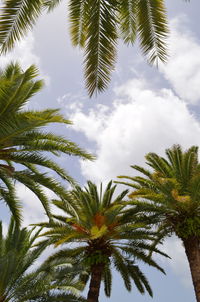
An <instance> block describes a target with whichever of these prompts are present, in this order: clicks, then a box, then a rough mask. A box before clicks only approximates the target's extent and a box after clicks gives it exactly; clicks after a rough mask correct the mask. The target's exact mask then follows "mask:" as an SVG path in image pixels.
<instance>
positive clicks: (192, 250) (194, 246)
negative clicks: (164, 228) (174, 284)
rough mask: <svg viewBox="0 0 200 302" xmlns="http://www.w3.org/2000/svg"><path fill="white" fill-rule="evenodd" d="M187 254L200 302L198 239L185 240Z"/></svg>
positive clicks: (199, 247)
mask: <svg viewBox="0 0 200 302" xmlns="http://www.w3.org/2000/svg"><path fill="white" fill-rule="evenodd" d="M183 244H184V247H185V253H186V255H187V258H188V262H189V265H190V271H191V275H192V281H193V285H194V290H195V294H196V299H197V302H200V241H199V239H198V238H197V237H191V238H188V239H183Z"/></svg>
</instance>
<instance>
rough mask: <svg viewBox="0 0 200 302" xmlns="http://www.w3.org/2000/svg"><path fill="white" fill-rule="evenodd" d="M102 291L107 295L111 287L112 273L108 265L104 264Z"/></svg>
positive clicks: (108, 295)
mask: <svg viewBox="0 0 200 302" xmlns="http://www.w3.org/2000/svg"><path fill="white" fill-rule="evenodd" d="M103 282H104V292H105V294H106V296H107V297H110V295H111V289H112V273H111V268H110V266H109V265H106V266H105V268H104V272H103Z"/></svg>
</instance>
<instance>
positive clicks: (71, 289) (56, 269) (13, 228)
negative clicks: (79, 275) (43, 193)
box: [0, 219, 84, 302]
mask: <svg viewBox="0 0 200 302" xmlns="http://www.w3.org/2000/svg"><path fill="white" fill-rule="evenodd" d="M40 231H41V230H39V231H38V232H33V229H32V230H27V229H26V228H24V229H19V227H18V226H17V225H16V223H15V222H14V219H12V220H11V223H10V225H9V229H8V232H7V235H6V236H3V234H2V225H1V223H0V301H1V302H30V301H32V302H33V301H34V302H51V301H54V302H56V301H59V302H64V301H68V302H75V301H84V299H82V298H78V296H79V292H80V290H82V289H83V285H82V284H81V283H80V282H79V281H78V280H76V278H75V274H74V272H73V271H72V269H71V265H72V264H71V263H73V262H72V260H70V262H69V263H68V268H66V263H65V266H63V265H60V266H58V263H55V262H54V263H52V262H51V263H50V265H48V267H47V265H46V262H45V263H43V264H41V265H40V266H39V267H38V268H35V269H33V268H32V271H30V270H31V267H32V265H33V264H35V262H36V261H37V260H38V258H39V256H40V255H41V254H42V252H43V251H44V249H45V245H40V246H39V247H33V246H34V244H35V243H36V241H37V237H38V235H39V233H40ZM67 260H69V259H67ZM67 260H66V262H67ZM48 262H49V261H48ZM63 273H64V274H65V280H62V281H61V280H60V275H62V274H63Z"/></svg>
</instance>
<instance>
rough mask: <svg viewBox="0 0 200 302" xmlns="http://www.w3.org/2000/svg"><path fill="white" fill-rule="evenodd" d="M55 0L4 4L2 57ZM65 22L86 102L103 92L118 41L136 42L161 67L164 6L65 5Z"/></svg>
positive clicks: (90, 1)
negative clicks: (81, 69) (77, 54)
mask: <svg viewBox="0 0 200 302" xmlns="http://www.w3.org/2000/svg"><path fill="white" fill-rule="evenodd" d="M59 3H60V0H29V1H27V0H17V1H16V0H9V1H8V0H7V1H4V3H3V8H2V13H1V16H0V45H1V51H2V52H4V53H5V52H7V51H8V50H10V49H11V48H12V47H13V46H14V42H15V41H17V40H19V39H20V38H21V37H22V36H24V35H25V33H26V32H27V30H28V29H30V28H31V27H32V26H33V24H34V23H35V22H36V19H37V18H38V16H39V15H40V13H41V12H42V10H43V9H46V10H47V11H48V12H49V11H51V10H53V9H54V8H55V7H56V6H57V5H58V4H59ZM69 19H70V23H71V28H70V32H71V40H72V44H73V45H74V46H79V47H83V48H84V51H85V59H84V64H85V78H86V86H87V89H88V92H89V94H90V96H91V95H92V94H93V93H94V92H97V91H101V90H104V89H105V88H106V87H107V85H108V83H109V81H110V77H111V71H112V70H113V69H114V66H115V61H116V48H117V41H118V38H121V39H122V40H123V41H124V43H125V44H133V43H134V42H135V39H136V36H138V37H139V40H140V46H141V49H142V52H143V53H144V55H146V56H147V58H148V61H149V62H150V63H153V62H155V61H157V60H161V61H166V59H167V51H166V37H167V34H168V28H167V20H166V19H167V18H166V11H165V5H164V0H137V1H136V0H127V1H124V0H118V1H116V0H107V1H105V0H70V1H69Z"/></svg>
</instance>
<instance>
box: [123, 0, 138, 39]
mask: <svg viewBox="0 0 200 302" xmlns="http://www.w3.org/2000/svg"><path fill="white" fill-rule="evenodd" d="M137 5H138V1H136V0H135V1H133V0H128V1H123V0H122V1H119V24H120V31H121V35H120V36H121V37H122V39H123V40H124V43H126V44H129V43H132V44H133V43H134V42H135V39H136V35H137Z"/></svg>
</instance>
